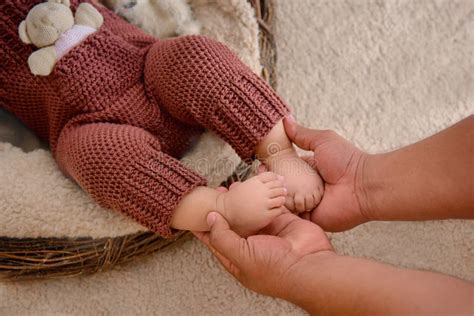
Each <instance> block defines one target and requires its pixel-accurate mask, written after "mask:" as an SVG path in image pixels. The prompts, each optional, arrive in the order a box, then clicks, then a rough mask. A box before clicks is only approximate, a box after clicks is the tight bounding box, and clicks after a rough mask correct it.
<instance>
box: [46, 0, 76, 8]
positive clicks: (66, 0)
mask: <svg viewBox="0 0 474 316" xmlns="http://www.w3.org/2000/svg"><path fill="white" fill-rule="evenodd" d="M48 2H54V3H59V4H64V5H65V6H67V7H70V6H71V2H70V1H69V0H48Z"/></svg>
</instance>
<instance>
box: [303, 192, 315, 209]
mask: <svg viewBox="0 0 474 316" xmlns="http://www.w3.org/2000/svg"><path fill="white" fill-rule="evenodd" d="M304 202H305V207H306V210H305V211H307V212H309V211H311V210H312V209H313V208H315V207H316V203H315V202H314V196H313V194H308V195H306V196H305V198H304Z"/></svg>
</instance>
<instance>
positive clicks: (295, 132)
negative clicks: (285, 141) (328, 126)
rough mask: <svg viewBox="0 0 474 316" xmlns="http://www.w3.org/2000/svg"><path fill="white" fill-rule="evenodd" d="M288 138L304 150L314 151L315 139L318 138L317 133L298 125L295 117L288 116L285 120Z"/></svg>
mask: <svg viewBox="0 0 474 316" xmlns="http://www.w3.org/2000/svg"><path fill="white" fill-rule="evenodd" d="M283 124H284V126H285V131H286V134H287V135H288V138H289V139H290V140H291V141H292V142H293V143H295V144H296V146H298V147H300V148H301V149H304V150H310V151H314V149H315V146H314V139H315V137H317V131H316V130H313V129H309V128H306V127H303V126H301V125H299V124H298V123H296V121H295V119H294V117H293V116H291V115H290V116H287V117H285V119H284V120H283Z"/></svg>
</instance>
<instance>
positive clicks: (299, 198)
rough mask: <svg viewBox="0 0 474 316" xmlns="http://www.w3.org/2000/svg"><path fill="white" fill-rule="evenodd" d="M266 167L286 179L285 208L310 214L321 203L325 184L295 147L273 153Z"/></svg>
mask: <svg viewBox="0 0 474 316" xmlns="http://www.w3.org/2000/svg"><path fill="white" fill-rule="evenodd" d="M264 163H265V166H266V167H267V168H268V169H269V170H271V171H273V172H275V173H278V174H280V175H282V176H283V177H284V178H285V184H286V187H287V188H288V195H287V197H286V201H285V206H286V208H288V209H289V210H290V211H292V212H293V213H302V212H309V211H311V210H313V209H314V208H315V207H316V206H317V205H318V204H319V202H320V201H321V198H322V195H323V192H324V183H323V181H322V179H321V177H320V176H319V174H318V172H317V171H316V170H314V168H312V167H311V166H310V165H309V164H308V163H307V162H306V161H304V160H303V159H301V158H300V157H299V156H298V154H297V153H296V151H295V149H294V148H293V147H291V148H287V149H281V150H279V151H276V152H274V153H272V155H270V156H269V157H267V158H266V159H265V161H264Z"/></svg>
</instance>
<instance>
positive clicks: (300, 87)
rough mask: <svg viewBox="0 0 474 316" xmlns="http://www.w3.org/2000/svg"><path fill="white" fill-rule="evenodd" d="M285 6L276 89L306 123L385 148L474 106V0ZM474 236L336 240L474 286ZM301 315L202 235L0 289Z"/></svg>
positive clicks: (8, 308)
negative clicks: (128, 260) (109, 266)
mask: <svg viewBox="0 0 474 316" xmlns="http://www.w3.org/2000/svg"><path fill="white" fill-rule="evenodd" d="M216 1H222V2H226V3H236V1H234V0H232V1H230V0H229V1H227V0H216ZM277 5H278V6H277V8H276V14H277V21H276V40H277V45H278V52H279V62H278V68H279V72H278V73H279V91H280V93H281V94H282V96H283V97H284V98H285V99H286V100H287V101H289V102H290V103H291V104H292V106H293V107H294V109H295V111H296V115H297V116H298V119H299V120H300V121H302V122H303V123H305V124H306V125H308V126H312V127H317V128H331V129H335V130H337V131H338V132H340V133H341V134H343V135H344V136H345V137H347V138H348V139H350V140H351V141H353V142H356V143H357V144H358V145H360V146H362V147H364V148H365V149H367V150H369V151H372V152H376V151H384V150H389V149H392V148H396V147H399V146H402V145H405V144H408V143H411V142H414V141H417V140H419V139H420V138H422V137H425V136H428V135H430V134H432V133H434V132H436V131H438V130H440V129H442V128H445V127H447V126H448V125H449V124H452V123H454V122H455V121H457V120H459V119H461V118H463V117H465V116H467V115H468V114H472V113H473V110H474V106H473V105H474V79H473V73H474V59H473V54H474V46H473V45H474V44H473V43H474V32H473V30H474V22H473V21H474V20H473V19H472V12H473V11H474V3H473V2H472V1H470V0H456V1H454V0H444V1H443V0H437V1H395V0H386V1H358V0H351V1H342V0H334V1H323V0H298V1H288V0H278V1H277ZM247 12H249V11H247ZM210 15H212V14H211V13H210ZM233 16H234V15H233V13H232V12H230V13H228V16H227V18H229V19H231V18H232V17H233ZM242 21H243V22H242V24H244V25H245V24H247V23H248V21H246V20H245V19H242ZM252 23H253V22H252ZM225 25H227V22H226V23H224V24H223V26H222V27H223V28H224V30H223V31H224V32H228V33H227V34H230V33H232V28H226V27H224V26H225ZM0 155H3V153H0ZM0 166H3V162H1V163H0ZM1 170H2V172H3V168H2V169H1ZM1 177H3V173H2V176H1ZM3 185H4V183H2V188H3ZM8 185H11V184H10V183H9V184H8ZM23 187H25V188H26V184H23ZM1 201H2V202H3V197H2V200H1ZM28 203H30V204H35V203H38V201H36V200H34V201H29V200H28ZM473 231H474V223H473V222H468V221H444V222H424V223H370V224H366V225H363V226H360V227H358V228H356V229H354V230H351V231H349V232H345V233H341V234H333V235H332V241H333V243H334V245H335V247H336V249H337V250H338V251H339V252H340V253H343V254H348V255H354V256H364V257H369V258H374V259H377V260H381V261H384V262H389V263H392V264H395V265H398V266H404V267H412V268H420V269H428V270H434V271H441V272H444V273H448V274H451V275H455V276H458V277H462V278H465V279H468V280H471V281H474V270H473V269H474V248H473V245H474V234H473ZM301 313H302V312H301V311H300V310H299V309H297V308H295V307H293V306H291V305H289V304H287V303H284V302H282V301H280V300H274V299H270V298H266V297H263V296H259V295H256V294H254V293H251V292H250V291H247V290H245V289H243V288H242V287H241V286H239V285H238V284H237V283H236V282H235V281H234V280H233V279H232V278H231V277H230V276H228V274H227V273H226V272H224V271H223V270H222V269H221V268H220V267H219V266H218V264H217V263H216V261H215V260H214V259H213V258H212V257H211V256H210V254H209V252H208V251H207V250H206V249H205V248H204V247H203V246H202V245H201V244H199V242H197V241H195V240H189V241H186V242H184V243H183V244H181V245H180V246H179V247H174V248H170V249H166V250H164V251H162V252H159V253H156V254H154V255H152V256H149V257H147V258H145V259H143V260H137V261H136V262H134V263H133V264H130V265H125V266H123V267H119V268H116V269H114V270H113V271H110V272H107V273H100V274H96V275H94V276H91V277H81V278H73V279H66V280H50V281H47V282H28V283H20V284H7V285H0V314H1V315H97V314H98V315H169V314H177V315H188V314H194V315H222V314H225V315H228V314H231V315H290V314H291V315H294V314H301Z"/></svg>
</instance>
